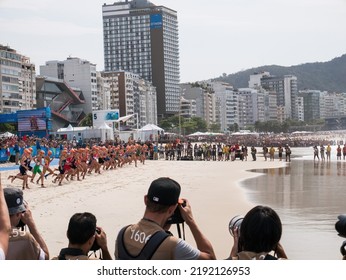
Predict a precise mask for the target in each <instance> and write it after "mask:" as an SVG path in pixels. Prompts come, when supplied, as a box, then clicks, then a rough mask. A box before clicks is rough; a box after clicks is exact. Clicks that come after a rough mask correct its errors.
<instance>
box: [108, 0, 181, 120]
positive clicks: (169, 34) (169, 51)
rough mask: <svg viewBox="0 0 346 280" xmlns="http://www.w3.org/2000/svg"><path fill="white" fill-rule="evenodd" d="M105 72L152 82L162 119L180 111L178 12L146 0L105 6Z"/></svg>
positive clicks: (158, 111) (126, 1) (158, 112)
mask: <svg viewBox="0 0 346 280" xmlns="http://www.w3.org/2000/svg"><path fill="white" fill-rule="evenodd" d="M102 16H103V41H104V62H105V71H106V72H107V71H119V70H125V71H129V72H133V73H135V74H138V75H140V76H141V77H142V78H143V79H145V80H148V81H150V82H152V84H153V85H154V86H155V87H156V91H157V114H158V117H159V119H160V118H162V117H164V116H169V115H173V114H175V113H178V112H179V101H180V87H179V82H180V77H179V43H178V20H177V12H176V11H174V10H171V9H169V8H166V7H164V6H156V5H154V4H153V3H151V2H149V1H147V0H132V1H128V0H125V1H124V2H115V3H113V4H109V5H107V4H104V5H103V6H102Z"/></svg>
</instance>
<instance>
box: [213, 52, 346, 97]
mask: <svg viewBox="0 0 346 280" xmlns="http://www.w3.org/2000/svg"><path fill="white" fill-rule="evenodd" d="M262 71H266V72H269V73H270V74H271V75H273V76H283V75H294V76H296V77H297V78H298V89H299V90H303V89H312V90H321V91H328V92H346V54H344V55H342V56H341V57H337V58H334V59H332V60H331V61H328V62H315V63H305V64H300V65H295V66H290V67H283V66H278V65H266V66H261V67H257V68H251V69H248V70H245V71H241V72H238V73H235V74H230V75H227V76H220V77H219V78H216V79H214V80H218V81H224V82H227V83H230V84H232V85H233V86H234V87H235V88H246V87H248V81H249V77H250V75H252V74H254V73H259V72H262Z"/></svg>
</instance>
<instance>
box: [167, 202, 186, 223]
mask: <svg viewBox="0 0 346 280" xmlns="http://www.w3.org/2000/svg"><path fill="white" fill-rule="evenodd" d="M179 205H182V206H183V207H185V206H186V202H185V200H184V201H183V202H182V203H180V204H179ZM179 205H178V207H177V208H175V211H174V213H173V215H172V216H171V217H170V218H169V219H168V220H167V224H171V225H173V224H182V223H184V219H183V217H182V216H181V213H180V209H179Z"/></svg>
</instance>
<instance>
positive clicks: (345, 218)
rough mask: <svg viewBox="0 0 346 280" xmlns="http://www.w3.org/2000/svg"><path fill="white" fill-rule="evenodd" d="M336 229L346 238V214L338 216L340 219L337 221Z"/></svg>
mask: <svg viewBox="0 0 346 280" xmlns="http://www.w3.org/2000/svg"><path fill="white" fill-rule="evenodd" d="M335 229H336V231H337V232H338V233H339V235H340V236H341V237H345V238H346V214H342V215H339V216H338V221H337V222H336V223H335Z"/></svg>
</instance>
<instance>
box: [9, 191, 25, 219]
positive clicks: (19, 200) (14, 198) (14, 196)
mask: <svg viewBox="0 0 346 280" xmlns="http://www.w3.org/2000/svg"><path fill="white" fill-rule="evenodd" d="M4 195H5V200H6V204H7V207H8V213H9V214H10V215H14V214H17V213H19V212H24V211H26V208H25V205H24V201H23V192H22V190H20V189H17V188H4Z"/></svg>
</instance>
